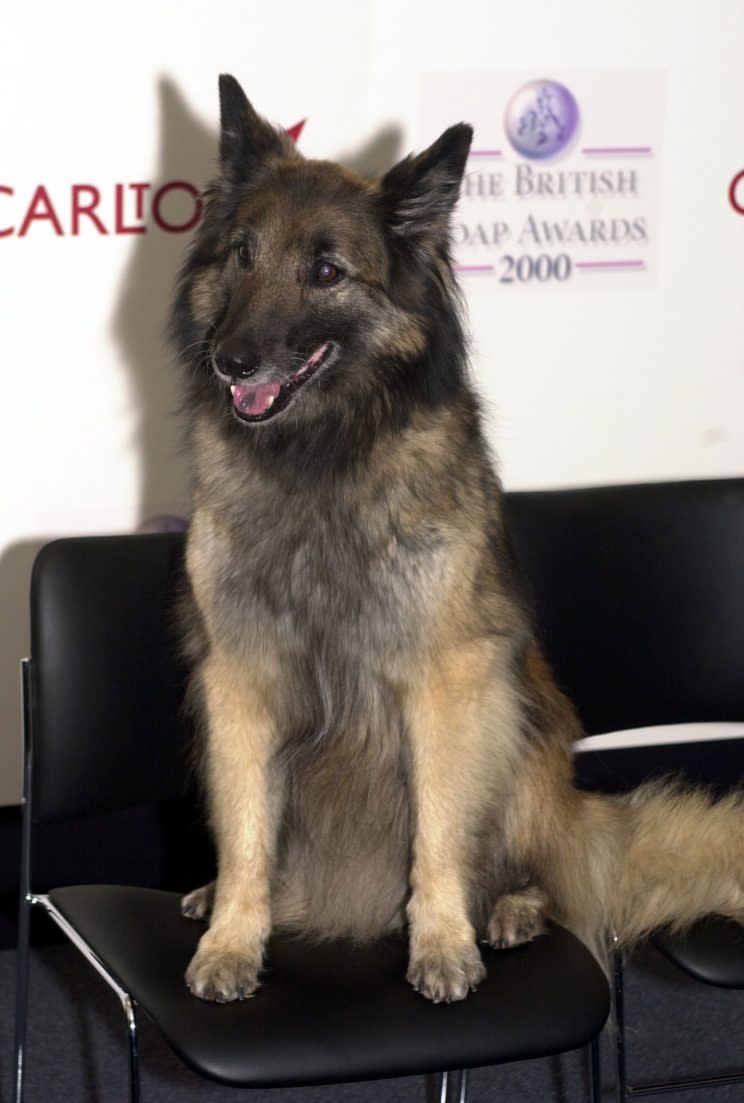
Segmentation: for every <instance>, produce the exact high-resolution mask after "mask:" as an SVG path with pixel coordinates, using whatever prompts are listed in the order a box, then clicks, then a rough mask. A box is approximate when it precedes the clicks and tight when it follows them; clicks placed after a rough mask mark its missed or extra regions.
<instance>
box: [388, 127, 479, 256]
mask: <svg viewBox="0 0 744 1103" xmlns="http://www.w3.org/2000/svg"><path fill="white" fill-rule="evenodd" d="M472 140H473V128H472V126H468V125H467V124H466V123H458V124H457V125H456V126H451V127H450V128H449V130H445V132H444V134H442V135H441V137H439V138H437V140H436V142H434V144H433V145H431V146H429V148H428V149H425V150H424V152H423V153H419V154H417V155H416V156H413V155H411V156H410V157H405V158H404V159H403V160H402V161H399V162H398V164H397V165H395V166H394V168H391V169H390V171H389V172H388V173H386V175H385V176H383V178H382V180H381V181H380V189H381V192H382V197H383V201H384V203H385V206H386V214H387V220H388V225H389V226H390V229H391V231H392V232H393V234H394V235H395V236H397V237H401V238H405V239H407V240H409V241H410V242H411V243H412V244H415V243H417V242H419V243H421V242H423V241H430V242H431V243H432V244H433V243H435V242H436V241H441V240H443V239H446V236H447V230H448V226H449V219H450V215H451V214H452V209H453V207H454V206H455V203H456V202H457V197H458V195H459V192H460V184H461V182H462V177H463V173H464V172H465V165H466V163H467V159H468V153H469V151H470V143H471V142H472Z"/></svg>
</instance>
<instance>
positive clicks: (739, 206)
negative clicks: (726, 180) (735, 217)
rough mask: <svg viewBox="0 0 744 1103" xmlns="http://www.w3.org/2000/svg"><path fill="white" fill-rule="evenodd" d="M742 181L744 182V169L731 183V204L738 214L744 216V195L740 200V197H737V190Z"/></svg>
mask: <svg viewBox="0 0 744 1103" xmlns="http://www.w3.org/2000/svg"><path fill="white" fill-rule="evenodd" d="M742 180H744V169H742V170H741V172H737V174H736V176H735V177H734V179H733V180H732V181H731V184H730V186H729V193H728V197H729V203H730V204H731V206H732V207H733V208H734V210H735V211H736V213H737V214H744V194H742V197H741V199H739V196H738V195H737V190H738V187H739V184H741V182H742Z"/></svg>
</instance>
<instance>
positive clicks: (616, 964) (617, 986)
mask: <svg viewBox="0 0 744 1103" xmlns="http://www.w3.org/2000/svg"><path fill="white" fill-rule="evenodd" d="M615 942H617V938H615ZM612 974H613V975H612V981H613V985H612V987H613V1008H614V1022H615V1056H616V1061H617V1099H618V1103H628V1101H629V1100H631V1099H635V1098H639V1099H640V1098H641V1097H643V1096H646V1095H663V1094H666V1093H669V1092H681V1091H687V1090H688V1089H689V1088H715V1087H719V1086H722V1085H724V1084H744V1072H732V1073H726V1074H725V1075H723V1074H722V1075H719V1076H691V1077H680V1078H679V1079H677V1080H648V1081H638V1082H636V1083H634V1084H632V1083H630V1082H629V1080H628V1069H627V1038H626V1036H625V981H624V955H623V954H622V952H621V951H619V950H615V952H614V954H613V969H612Z"/></svg>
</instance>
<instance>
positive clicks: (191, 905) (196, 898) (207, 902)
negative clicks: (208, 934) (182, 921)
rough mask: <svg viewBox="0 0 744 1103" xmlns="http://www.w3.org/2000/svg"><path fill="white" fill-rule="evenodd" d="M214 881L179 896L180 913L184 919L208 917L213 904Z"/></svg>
mask: <svg viewBox="0 0 744 1103" xmlns="http://www.w3.org/2000/svg"><path fill="white" fill-rule="evenodd" d="M214 886H215V882H214V881H210V882H209V884H208V885H202V887H201V888H200V889H194V891H193V892H189V893H188V894H187V895H186V896H183V897H182V898H181V915H183V916H184V917H185V918H186V919H209V917H210V915H211V914H212V907H213V905H214Z"/></svg>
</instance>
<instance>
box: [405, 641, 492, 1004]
mask: <svg viewBox="0 0 744 1103" xmlns="http://www.w3.org/2000/svg"><path fill="white" fill-rule="evenodd" d="M489 665H490V664H489V655H488V654H487V652H485V651H484V650H482V649H480V648H479V647H478V646H477V645H476V646H474V647H472V648H465V649H462V650H460V651H459V652H458V653H457V654H451V655H449V656H443V657H440V658H439V659H438V660H437V661H436V663H432V664H429V665H427V668H426V670H424V671H422V672H421V674H420V676H419V677H418V678H417V679H416V680H415V681H414V682H413V684H412V685H411V687H410V693H409V695H408V708H407V726H408V736H409V741H410V750H411V755H410V761H411V794H412V812H413V865H412V871H411V890H412V891H411V897H410V901H409V904H408V920H409V938H410V965H409V969H408V980H409V981H410V983H411V984H412V985H413V987H414V988H416V989H417V991H419V992H421V993H422V994H423V995H425V996H428V998H429V999H431V1000H434V1001H435V1002H436V1003H439V1002H442V1001H451V1000H461V999H464V998H465V996H467V994H468V992H469V991H470V989H471V988H475V987H476V986H477V984H478V982H479V981H480V980H481V979H482V978H483V976H484V975H485V970H484V967H483V963H482V961H481V957H480V953H479V951H478V948H477V946H476V944H475V931H474V928H473V924H472V921H471V916H470V909H471V884H470V880H471V877H472V868H473V859H474V853H473V848H474V845H475V840H476V837H477V832H478V826H479V823H480V822H481V816H482V814H483V811H484V809H485V807H486V803H487V800H488V793H489V790H490V786H489V784H488V774H489V770H488V765H489V764H488V761H487V760H488V754H487V732H486V731H485V730H484V712H485V709H486V707H487V703H488V702H487V699H486V698H487V695H488V678H487V671H488V666H489Z"/></svg>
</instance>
